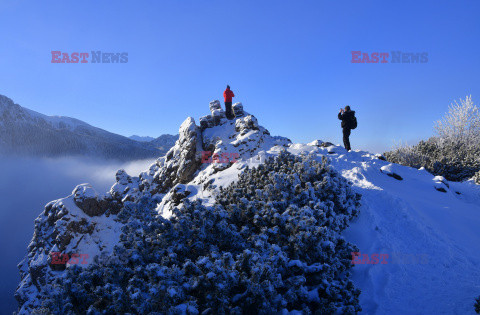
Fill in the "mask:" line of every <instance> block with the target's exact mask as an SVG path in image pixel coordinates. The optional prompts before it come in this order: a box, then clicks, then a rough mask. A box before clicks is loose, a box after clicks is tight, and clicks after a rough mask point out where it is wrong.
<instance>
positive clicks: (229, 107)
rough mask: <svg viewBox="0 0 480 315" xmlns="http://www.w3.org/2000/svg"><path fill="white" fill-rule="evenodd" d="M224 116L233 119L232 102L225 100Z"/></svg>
mask: <svg viewBox="0 0 480 315" xmlns="http://www.w3.org/2000/svg"><path fill="white" fill-rule="evenodd" d="M225 116H226V117H227V119H233V118H234V115H233V110H232V102H225Z"/></svg>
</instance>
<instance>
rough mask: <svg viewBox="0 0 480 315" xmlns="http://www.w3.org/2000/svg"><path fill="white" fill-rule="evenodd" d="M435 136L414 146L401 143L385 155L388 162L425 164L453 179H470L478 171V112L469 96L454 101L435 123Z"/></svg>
mask: <svg viewBox="0 0 480 315" xmlns="http://www.w3.org/2000/svg"><path fill="white" fill-rule="evenodd" d="M435 129H436V131H437V135H438V136H436V137H432V138H430V139H428V140H427V141H420V142H419V143H418V144H417V145H414V146H400V147H397V148H395V149H393V150H392V151H390V152H386V153H385V154H384V155H385V157H386V158H387V160H388V161H390V162H393V163H398V164H402V165H406V166H411V167H416V168H419V167H422V166H423V167H425V168H426V169H427V170H428V171H430V172H431V173H433V174H435V175H441V176H444V177H445V178H447V179H448V180H452V181H461V180H465V179H469V178H472V176H474V174H475V173H476V172H478V171H479V170H480V111H479V109H478V107H476V106H475V105H474V104H473V102H472V99H471V97H470V96H467V97H466V98H465V100H460V104H458V102H455V104H452V105H451V106H450V108H449V112H448V113H447V114H446V115H445V117H444V118H443V119H442V120H441V121H438V122H436V124H435Z"/></svg>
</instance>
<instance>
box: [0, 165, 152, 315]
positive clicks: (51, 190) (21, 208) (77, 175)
mask: <svg viewBox="0 0 480 315" xmlns="http://www.w3.org/2000/svg"><path fill="white" fill-rule="evenodd" d="M153 162H154V160H140V161H133V162H128V163H120V162H116V161H113V162H112V161H105V160H94V159H84V158H77V157H74V158H73V157H72V158H57V159H51V158H48V159H47V158H46V159H30V158H28V159H27V158H0V250H1V254H2V259H1V260H0V305H2V309H1V310H0V314H12V312H13V311H14V310H16V307H17V303H16V301H15V299H14V297H13V294H14V291H15V288H16V286H17V284H18V282H19V280H20V277H19V273H18V269H17V264H18V263H19V262H20V260H21V259H22V258H23V257H24V255H25V253H26V248H27V246H28V243H29V242H30V241H31V238H32V235H33V227H34V220H35V218H36V217H37V216H38V215H39V214H40V213H41V212H42V211H43V208H44V206H45V204H46V203H48V202H49V201H52V200H55V199H59V198H62V197H66V196H68V195H70V194H71V193H72V190H73V189H74V188H75V186H76V185H78V184H81V183H90V184H92V186H93V187H94V188H95V190H97V191H98V192H99V193H104V192H106V191H107V190H109V189H110V187H111V186H112V185H113V183H114V182H115V173H116V172H117V170H118V169H120V168H123V169H125V171H126V172H127V173H128V174H129V175H132V176H138V175H139V173H140V172H142V171H144V170H146V169H148V167H149V165H151V164H152V163H153Z"/></svg>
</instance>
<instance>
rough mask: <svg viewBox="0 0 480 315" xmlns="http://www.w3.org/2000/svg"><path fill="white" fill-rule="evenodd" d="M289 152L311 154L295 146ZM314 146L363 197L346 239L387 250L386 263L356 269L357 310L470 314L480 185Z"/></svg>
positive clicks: (478, 286)
mask: <svg viewBox="0 0 480 315" xmlns="http://www.w3.org/2000/svg"><path fill="white" fill-rule="evenodd" d="M290 150H291V151H292V152H295V153H299V152H301V151H307V152H312V149H311V147H310V146H306V145H298V144H294V145H292V146H291V149H290ZM316 150H317V149H313V151H316ZM318 150H319V151H318V153H317V154H320V155H321V154H328V156H329V157H330V158H331V160H332V165H333V166H334V167H335V169H337V171H339V172H341V174H342V175H343V176H344V177H345V178H346V179H348V180H349V181H350V182H352V184H353V186H354V189H355V190H356V191H357V192H359V193H361V194H362V207H361V209H360V215H359V217H358V218H357V219H356V221H354V223H353V224H352V225H351V226H350V228H349V229H347V231H346V233H345V236H346V238H347V240H349V241H350V242H352V243H354V244H356V245H357V246H358V248H359V249H360V252H361V253H362V254H363V253H366V254H368V255H369V256H370V257H371V255H372V254H375V253H378V254H388V255H389V258H388V259H387V260H386V262H387V263H386V264H381V263H378V264H357V265H356V266H355V268H354V272H353V280H354V283H355V284H356V286H357V287H359V288H360V289H361V290H362V294H361V295H360V304H361V305H362V308H363V313H365V314H474V308H473V302H474V298H475V297H476V296H478V295H479V294H480V269H479V267H480V186H478V185H475V184H473V182H472V181H469V182H463V183H458V182H447V181H446V180H443V182H444V183H442V182H441V180H442V179H441V178H438V177H435V176H433V175H432V174H430V173H428V172H427V171H425V170H423V169H421V170H417V169H414V168H410V167H405V166H400V165H396V164H393V165H392V164H390V163H388V162H386V161H383V160H380V159H378V158H377V157H376V156H375V155H373V154H370V153H368V152H363V151H355V152H348V153H347V152H345V150H344V149H343V148H341V147H336V146H332V147H328V148H319V149H318ZM329 153H330V154H329ZM389 172H391V173H395V174H398V175H400V176H401V177H402V178H403V179H402V180H398V179H395V178H393V177H391V176H388V175H387V174H388V173H389ZM445 183H446V185H445ZM435 187H437V188H438V189H440V190H437V189H436V188H435ZM442 188H443V190H445V192H443V191H441V190H442ZM384 257H385V256H384Z"/></svg>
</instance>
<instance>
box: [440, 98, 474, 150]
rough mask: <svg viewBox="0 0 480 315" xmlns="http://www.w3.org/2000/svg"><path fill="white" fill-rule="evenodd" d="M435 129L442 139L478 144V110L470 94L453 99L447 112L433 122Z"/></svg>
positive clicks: (465, 143)
mask: <svg viewBox="0 0 480 315" xmlns="http://www.w3.org/2000/svg"><path fill="white" fill-rule="evenodd" d="M435 130H436V132H437V134H438V136H439V137H440V138H442V139H448V140H451V141H452V142H459V143H462V144H464V145H467V146H468V145H472V146H478V145H480V110H479V109H478V107H477V106H475V105H474V104H473V101H472V96H471V95H470V96H467V97H465V99H464V100H462V99H460V104H459V103H458V102H457V101H455V103H452V104H451V105H450V107H449V108H448V113H447V114H446V115H445V116H444V117H443V118H442V120H439V121H437V122H436V123H435Z"/></svg>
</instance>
